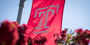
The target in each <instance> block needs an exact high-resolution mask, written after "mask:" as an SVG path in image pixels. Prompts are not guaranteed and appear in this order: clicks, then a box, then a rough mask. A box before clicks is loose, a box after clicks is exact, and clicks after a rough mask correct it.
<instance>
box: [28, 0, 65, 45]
mask: <svg viewBox="0 0 90 45" xmlns="http://www.w3.org/2000/svg"><path fill="white" fill-rule="evenodd" d="M64 3H65V0H33V4H32V9H31V14H30V18H29V21H28V24H27V25H28V27H29V29H30V30H29V34H30V37H31V38H35V37H36V36H37V35H41V36H45V37H46V38H47V42H46V43H45V44H46V45H55V39H56V37H54V36H53V35H54V34H59V35H60V32H61V28H62V16H63V9H64Z"/></svg>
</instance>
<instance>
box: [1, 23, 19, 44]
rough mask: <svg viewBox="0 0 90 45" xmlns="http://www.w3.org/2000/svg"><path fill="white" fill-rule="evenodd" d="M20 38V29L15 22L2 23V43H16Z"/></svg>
mask: <svg viewBox="0 0 90 45" xmlns="http://www.w3.org/2000/svg"><path fill="white" fill-rule="evenodd" d="M18 38H19V37H18V29H17V26H16V25H15V23H13V22H9V21H4V22H2V23H1V27H0V45H3V44H4V45H14V44H15V43H16V41H17V40H18Z"/></svg>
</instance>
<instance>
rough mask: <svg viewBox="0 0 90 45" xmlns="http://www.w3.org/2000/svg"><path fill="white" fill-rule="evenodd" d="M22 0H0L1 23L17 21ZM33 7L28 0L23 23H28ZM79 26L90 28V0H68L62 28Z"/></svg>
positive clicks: (24, 9)
mask: <svg viewBox="0 0 90 45" xmlns="http://www.w3.org/2000/svg"><path fill="white" fill-rule="evenodd" d="M19 1H20V0H0V23H1V22H2V21H4V20H9V21H16V20H17V14H18V9H19ZM31 7H32V0H26V2H25V4H24V8H23V13H22V18H21V24H20V25H22V24H27V22H28V19H29V16H30V12H31ZM66 27H67V28H69V30H71V29H72V30H73V31H74V30H75V29H77V28H83V29H89V30H90V0H66V2H65V7H64V13H63V23H62V29H64V28H66Z"/></svg>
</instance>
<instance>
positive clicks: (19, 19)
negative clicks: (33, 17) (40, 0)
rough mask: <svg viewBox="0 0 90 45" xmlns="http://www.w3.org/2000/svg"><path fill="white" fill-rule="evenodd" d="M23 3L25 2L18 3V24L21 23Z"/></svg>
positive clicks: (23, 0)
mask: <svg viewBox="0 0 90 45" xmlns="http://www.w3.org/2000/svg"><path fill="white" fill-rule="evenodd" d="M25 1H26V0H20V3H19V10H18V16H17V22H18V24H20V22H21V17H22V11H23V8H24V3H25Z"/></svg>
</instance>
